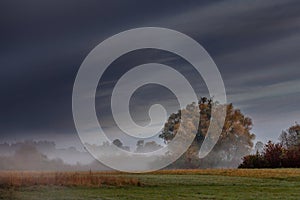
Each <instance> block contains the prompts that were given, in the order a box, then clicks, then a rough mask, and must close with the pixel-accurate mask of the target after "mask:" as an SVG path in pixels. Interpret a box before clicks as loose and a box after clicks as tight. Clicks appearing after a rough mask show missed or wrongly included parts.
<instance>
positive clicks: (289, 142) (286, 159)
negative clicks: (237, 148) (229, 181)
mask: <svg viewBox="0 0 300 200" xmlns="http://www.w3.org/2000/svg"><path fill="white" fill-rule="evenodd" d="M279 140H280V142H278V143H273V142H271V141H269V142H268V143H267V144H265V145H264V147H263V149H262V150H259V148H257V149H256V153H255V154H252V155H251V154H250V155H247V156H245V157H244V158H243V162H242V164H240V165H239V168H281V167H286V168H295V167H300V125H299V124H297V123H296V124H295V125H293V126H291V127H290V128H289V129H287V130H286V131H283V132H282V133H281V135H280V137H279ZM260 145H261V144H260Z"/></svg>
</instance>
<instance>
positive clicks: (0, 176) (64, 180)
mask: <svg viewBox="0 0 300 200" xmlns="http://www.w3.org/2000/svg"><path fill="white" fill-rule="evenodd" d="M34 185H53V186H91V187H93V186H94V187H100V186H126V185H134V186H140V185H141V183H140V182H139V180H138V179H136V178H129V177H122V176H119V175H118V176H112V174H104V173H92V172H11V171H9V172H8V171H7V172H1V173H0V187H2V188H7V187H20V186H34Z"/></svg>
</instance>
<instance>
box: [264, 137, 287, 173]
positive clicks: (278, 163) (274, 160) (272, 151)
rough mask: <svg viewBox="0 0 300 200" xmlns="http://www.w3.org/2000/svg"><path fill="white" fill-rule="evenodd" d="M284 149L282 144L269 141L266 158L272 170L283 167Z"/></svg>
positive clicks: (265, 153)
mask: <svg viewBox="0 0 300 200" xmlns="http://www.w3.org/2000/svg"><path fill="white" fill-rule="evenodd" d="M283 153H284V148H283V147H282V145H281V144H280V143H277V144H274V143H273V142H271V141H269V142H268V143H267V144H266V145H265V149H264V158H265V160H266V162H267V166H268V167H270V168H278V167H282V158H283Z"/></svg>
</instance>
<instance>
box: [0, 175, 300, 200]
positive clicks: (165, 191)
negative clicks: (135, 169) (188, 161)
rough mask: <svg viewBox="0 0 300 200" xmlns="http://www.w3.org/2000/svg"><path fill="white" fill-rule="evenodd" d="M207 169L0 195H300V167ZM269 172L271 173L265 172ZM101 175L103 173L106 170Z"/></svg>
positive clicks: (27, 199) (98, 198)
mask: <svg viewBox="0 0 300 200" xmlns="http://www.w3.org/2000/svg"><path fill="white" fill-rule="evenodd" d="M181 172H182V171H181ZM183 172H184V171H183ZM207 172H209V173H206V172H205V171H200V172H197V171H195V172H193V171H189V172H188V173H177V172H176V171H174V173H172V171H171V172H170V171H169V172H167V173H164V172H163V173H155V174H117V173H112V174H107V176H114V177H115V176H122V177H128V178H137V179H138V180H140V182H141V183H142V185H141V186H130V185H127V186H101V187H83V186H77V187H61V186H29V187H14V188H13V187H8V188H2V189H0V199H16V200H18V199H22V200H23V199H24V200H39V199H45V200H48V199H49V200H50V199H51V200H52V199H53V200H54V199H55V200H62V199H65V200H71V199H72V200H86V199H87V200H89V199H93V200H105V199H153V200H158V199H255V200H258V199H300V177H299V176H298V175H299V172H300V170H299V169H298V170H297V169H295V176H293V173H290V174H289V175H286V174H287V173H284V172H285V171H284V169H282V170H279V171H278V173H274V172H277V171H275V170H269V171H267V172H264V175H265V176H264V178H260V177H258V176H254V175H252V174H259V173H260V171H259V170H257V171H255V170H245V171H236V172H235V173H232V172H230V173H227V172H228V171H226V170H223V171H221V170H216V171H215V172H211V171H207ZM220 172H222V173H220ZM241 172H242V173H241ZM247 172H249V173H247ZM289 172H290V171H289ZM268 173H269V174H271V175H269V176H266V174H268ZM223 174H224V175H223ZM241 174H242V175H241ZM248 174H250V175H248ZM278 174H282V175H278ZM101 175H102V176H103V173H101Z"/></svg>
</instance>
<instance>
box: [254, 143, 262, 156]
mask: <svg viewBox="0 0 300 200" xmlns="http://www.w3.org/2000/svg"><path fill="white" fill-rule="evenodd" d="M263 150H264V143H262V142H261V141H257V142H256V144H255V147H254V151H255V153H259V154H261V153H262V152H263Z"/></svg>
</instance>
